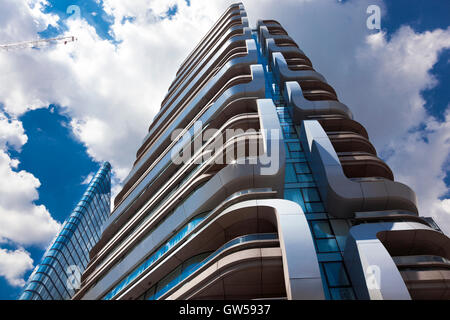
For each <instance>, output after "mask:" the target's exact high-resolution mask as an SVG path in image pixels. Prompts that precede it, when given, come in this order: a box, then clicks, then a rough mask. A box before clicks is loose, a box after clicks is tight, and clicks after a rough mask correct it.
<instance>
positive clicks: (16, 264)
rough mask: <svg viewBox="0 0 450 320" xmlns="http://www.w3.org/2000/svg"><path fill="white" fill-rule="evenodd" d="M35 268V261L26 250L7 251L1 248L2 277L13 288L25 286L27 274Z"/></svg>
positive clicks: (0, 274)
mask: <svg viewBox="0 0 450 320" xmlns="http://www.w3.org/2000/svg"><path fill="white" fill-rule="evenodd" d="M31 268H33V259H31V257H30V254H29V253H28V252H27V251H25V250H24V249H17V250H6V249H1V248H0V276H2V277H5V279H6V281H8V283H9V284H10V285H11V286H13V287H22V286H23V285H24V284H25V281H24V280H23V276H24V274H25V272H27V271H28V270H30V269H31Z"/></svg>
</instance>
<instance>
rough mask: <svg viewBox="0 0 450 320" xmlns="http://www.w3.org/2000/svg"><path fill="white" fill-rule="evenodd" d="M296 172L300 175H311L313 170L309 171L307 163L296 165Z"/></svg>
mask: <svg viewBox="0 0 450 320" xmlns="http://www.w3.org/2000/svg"><path fill="white" fill-rule="evenodd" d="M294 166H295V171H296V172H297V174H299V173H311V170H309V166H308V164H307V163H306V162H298V163H295V164H294Z"/></svg>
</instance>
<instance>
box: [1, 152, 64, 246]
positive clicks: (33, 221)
mask: <svg viewBox="0 0 450 320" xmlns="http://www.w3.org/2000/svg"><path fill="white" fill-rule="evenodd" d="M17 164H18V163H17V161H15V160H12V159H11V158H10V157H9V156H8V155H7V154H6V153H5V152H4V151H0V194H1V196H0V239H2V240H5V239H7V240H9V241H12V242H14V243H16V244H20V245H24V246H25V245H28V246H29V245H38V246H41V247H45V246H46V245H47V244H48V242H49V241H50V240H51V239H52V238H53V236H54V235H55V234H56V233H57V232H58V231H59V229H60V224H59V223H58V222H57V221H55V220H54V219H53V218H52V217H51V216H50V213H49V212H48V210H47V209H46V208H45V206H43V205H36V204H34V201H35V200H37V199H38V197H39V195H38V192H37V188H39V186H40V182H39V180H38V179H36V178H35V177H34V176H33V175H32V174H31V173H29V172H26V171H24V170H21V171H19V172H17V171H15V170H14V168H15V167H16V166H17Z"/></svg>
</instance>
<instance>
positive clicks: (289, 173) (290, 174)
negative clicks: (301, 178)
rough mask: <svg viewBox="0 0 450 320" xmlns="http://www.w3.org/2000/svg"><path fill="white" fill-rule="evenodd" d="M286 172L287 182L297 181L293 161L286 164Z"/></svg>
mask: <svg viewBox="0 0 450 320" xmlns="http://www.w3.org/2000/svg"><path fill="white" fill-rule="evenodd" d="M285 170H286V174H285V182H286V183H295V182H297V178H296V177H295V171H294V166H293V165H292V163H287V164H286V169H285Z"/></svg>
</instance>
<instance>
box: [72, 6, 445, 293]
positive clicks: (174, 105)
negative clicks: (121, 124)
mask: <svg viewBox="0 0 450 320" xmlns="http://www.w3.org/2000/svg"><path fill="white" fill-rule="evenodd" d="M330 58H332V57H330ZM114 206H115V207H114V210H113V212H112V213H111V216H110V217H109V219H108V220H107V222H106V223H105V224H104V227H103V233H102V237H101V238H100V240H99V241H98V243H97V244H96V245H95V246H94V247H93V249H92V250H91V252H90V258H91V260H90V262H89V265H88V267H87V268H86V270H85V272H84V274H83V276H82V286H81V289H80V290H79V291H78V292H77V293H76V295H75V296H74V299H105V300H111V299H152V300H154V299H263V298H274V299H275V298H277V299H411V298H412V299H422V298H433V299H439V298H442V299H448V298H450V291H449V279H450V273H449V272H450V270H449V260H448V259H450V240H449V238H448V237H447V236H445V235H444V234H443V233H442V232H440V231H439V229H438V228H436V227H435V226H434V224H433V223H432V221H431V222H430V221H429V220H427V219H424V218H422V217H420V216H419V214H418V209H417V201H416V195H415V193H414V192H413V190H411V189H410V188H409V187H408V186H406V185H404V184H402V183H399V182H396V181H395V180H394V176H393V173H392V171H391V169H390V168H389V167H388V166H387V165H386V164H385V163H384V162H383V161H382V160H381V159H380V158H379V157H377V153H376V150H375V148H374V147H373V145H372V144H371V143H370V141H369V138H368V135H367V132H366V130H365V129H364V127H363V126H362V125H361V124H360V123H358V122H357V121H355V120H353V116H352V113H351V111H350V109H349V108H348V107H347V106H346V105H344V104H343V103H341V102H339V100H338V98H337V94H336V92H335V91H334V89H333V88H332V87H331V86H330V85H329V84H328V83H327V81H326V80H325V78H324V76H323V75H321V74H319V73H318V72H316V71H315V70H314V68H313V65H312V63H311V61H310V59H309V58H308V57H307V56H306V55H305V53H304V52H303V51H302V50H301V49H300V48H299V46H298V45H297V44H296V43H295V42H294V41H293V40H292V39H291V38H290V37H289V36H288V34H287V32H286V31H285V29H283V27H282V26H281V25H280V23H278V22H277V21H274V20H260V21H258V23H257V26H256V28H254V29H252V28H250V27H249V24H248V20H247V17H246V13H245V10H244V8H243V5H242V4H234V5H232V6H230V7H229V8H228V9H227V10H226V12H225V13H224V14H223V15H222V16H221V17H220V19H219V20H218V21H217V22H216V24H215V25H214V26H213V27H212V29H211V30H210V31H209V32H208V33H207V34H206V35H205V36H204V38H203V39H202V40H201V41H200V43H199V44H198V45H197V46H196V47H195V48H194V50H193V51H192V53H191V54H190V55H189V56H188V57H187V59H186V60H185V61H184V62H183V63H182V64H181V66H180V68H179V70H178V72H177V74H176V77H175V80H174V81H173V82H172V84H171V85H170V87H169V90H168V93H167V95H166V97H165V98H164V100H163V101H162V104H161V110H160V111H159V113H158V114H157V115H156V116H155V118H154V119H153V122H152V123H151V125H150V128H149V132H148V134H147V136H146V137H145V138H144V140H143V143H142V146H141V147H140V148H139V150H138V151H137V155H136V161H135V163H134V166H133V169H132V170H131V172H130V174H129V176H128V177H127V178H126V180H125V181H124V185H123V189H122V190H121V192H120V193H119V194H118V195H117V197H116V198H115V202H114Z"/></svg>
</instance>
